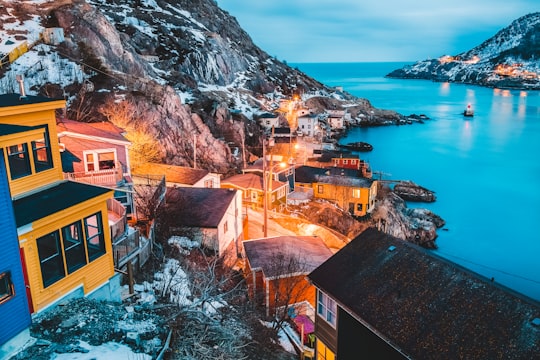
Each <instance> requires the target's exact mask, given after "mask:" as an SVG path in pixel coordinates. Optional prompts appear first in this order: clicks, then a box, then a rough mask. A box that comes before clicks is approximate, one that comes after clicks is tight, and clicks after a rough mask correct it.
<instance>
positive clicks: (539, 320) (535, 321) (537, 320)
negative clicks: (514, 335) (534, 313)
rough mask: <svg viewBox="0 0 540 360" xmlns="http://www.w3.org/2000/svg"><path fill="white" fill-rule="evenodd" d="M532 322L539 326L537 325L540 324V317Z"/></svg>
mask: <svg viewBox="0 0 540 360" xmlns="http://www.w3.org/2000/svg"><path fill="white" fill-rule="evenodd" d="M531 322H532V324H533V325H534V326H537V327H538V326H540V319H539V318H534V319H533V320H532V321H531Z"/></svg>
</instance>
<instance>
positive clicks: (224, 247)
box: [162, 187, 244, 266]
mask: <svg viewBox="0 0 540 360" xmlns="http://www.w3.org/2000/svg"><path fill="white" fill-rule="evenodd" d="M162 206H163V207H164V209H165V210H166V212H167V214H169V216H171V217H172V219H173V220H172V221H171V222H170V223H169V224H168V226H169V230H170V232H172V233H175V232H177V233H178V234H176V235H183V234H185V233H186V232H189V234H190V237H192V240H194V241H197V242H198V243H199V244H200V245H201V246H203V247H205V248H206V249H209V250H213V251H214V252H215V253H216V255H218V256H219V257H221V258H222V259H223V260H224V263H225V264H226V265H229V266H232V265H233V264H234V263H235V262H236V260H237V258H238V254H240V246H241V242H242V241H243V240H244V224H243V214H242V195H241V192H240V191H237V190H234V189H215V188H190V187H176V188H167V193H166V195H165V203H164V204H163V205H162Z"/></svg>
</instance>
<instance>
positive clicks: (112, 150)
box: [83, 148, 118, 172]
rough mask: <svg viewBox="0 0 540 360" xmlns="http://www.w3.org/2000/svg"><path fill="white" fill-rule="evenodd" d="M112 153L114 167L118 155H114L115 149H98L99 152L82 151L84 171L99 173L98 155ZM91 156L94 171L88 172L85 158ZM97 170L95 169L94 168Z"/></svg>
mask: <svg viewBox="0 0 540 360" xmlns="http://www.w3.org/2000/svg"><path fill="white" fill-rule="evenodd" d="M109 152H112V153H113V155H114V166H115V167H116V164H117V163H118V154H117V153H116V148H110V149H99V150H84V151H83V161H84V171H85V172H89V171H100V169H99V154H104V153H109ZM89 154H92V156H93V157H94V170H88V161H87V160H86V156H87V155H89ZM96 164H97V165H98V166H97V169H96V166H95V165H96Z"/></svg>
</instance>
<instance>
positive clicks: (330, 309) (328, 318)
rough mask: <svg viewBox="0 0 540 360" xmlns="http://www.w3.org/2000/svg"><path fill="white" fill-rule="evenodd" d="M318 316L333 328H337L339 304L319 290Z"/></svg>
mask: <svg viewBox="0 0 540 360" xmlns="http://www.w3.org/2000/svg"><path fill="white" fill-rule="evenodd" d="M317 315H319V317H320V318H321V319H323V320H324V321H325V322H327V323H328V324H330V325H331V326H332V327H333V328H336V323H337V304H336V302H335V301H334V299H332V298H331V297H330V296H328V295H326V294H325V293H324V292H322V291H321V290H319V289H317Z"/></svg>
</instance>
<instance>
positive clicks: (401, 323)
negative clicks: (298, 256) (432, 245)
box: [308, 229, 540, 359]
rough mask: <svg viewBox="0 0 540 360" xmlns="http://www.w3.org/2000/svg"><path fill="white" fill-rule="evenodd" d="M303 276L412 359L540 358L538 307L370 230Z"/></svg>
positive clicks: (539, 316)
mask: <svg viewBox="0 0 540 360" xmlns="http://www.w3.org/2000/svg"><path fill="white" fill-rule="evenodd" d="M308 277H309V278H310V279H311V281H312V282H313V283H314V285H315V286H316V287H318V288H319V289H321V290H322V291H323V292H325V293H327V294H328V295H330V296H331V297H332V298H334V299H335V300H336V301H337V302H338V304H339V305H340V306H341V307H342V308H344V309H345V310H346V311H348V312H349V313H350V314H352V315H353V316H354V317H355V318H357V319H362V321H363V322H365V323H367V324H368V325H369V326H371V327H372V328H374V329H375V330H376V331H378V332H379V333H380V334H381V335H382V336H383V337H385V338H386V339H387V340H388V341H389V342H390V343H392V344H393V345H394V346H395V347H396V348H399V349H401V351H403V352H404V353H405V354H407V355H409V356H411V357H412V358H417V359H427V358H433V357H434V354H437V355H436V356H435V357H436V358H444V359H533V358H535V359H538V356H539V354H540V326H539V325H537V324H535V322H537V321H539V320H538V318H540V304H539V303H538V302H536V301H534V300H532V299H530V298H527V297H525V296H523V295H520V294H518V293H515V292H513V291H511V290H509V289H507V288H505V287H502V286H500V285H497V284H496V283H493V282H491V281H490V280H488V279H485V278H483V277H481V276H480V275H478V274H476V273H473V272H471V271H469V270H466V269H464V268H462V267H460V266H458V265H457V264H454V263H452V262H450V261H447V260H445V259H443V258H440V257H439V256H436V255H435V254H434V253H433V252H430V251H429V250H425V249H422V248H419V247H417V246H415V245H412V244H410V243H407V242H405V241H402V240H399V239H396V238H394V237H392V236H389V235H387V234H384V233H381V232H379V231H377V230H375V229H367V230H365V231H364V232H363V233H362V234H360V235H359V236H358V237H357V238H355V239H354V240H352V241H351V242H350V243H349V244H347V245H346V246H345V247H343V248H342V249H341V250H340V251H338V252H337V253H336V254H335V255H334V256H332V257H331V258H330V259H328V261H326V262H325V263H324V264H322V265H321V266H319V267H318V268H317V269H315V270H314V271H313V272H312V273H311V274H309V275H308ZM535 319H536V320H535Z"/></svg>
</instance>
